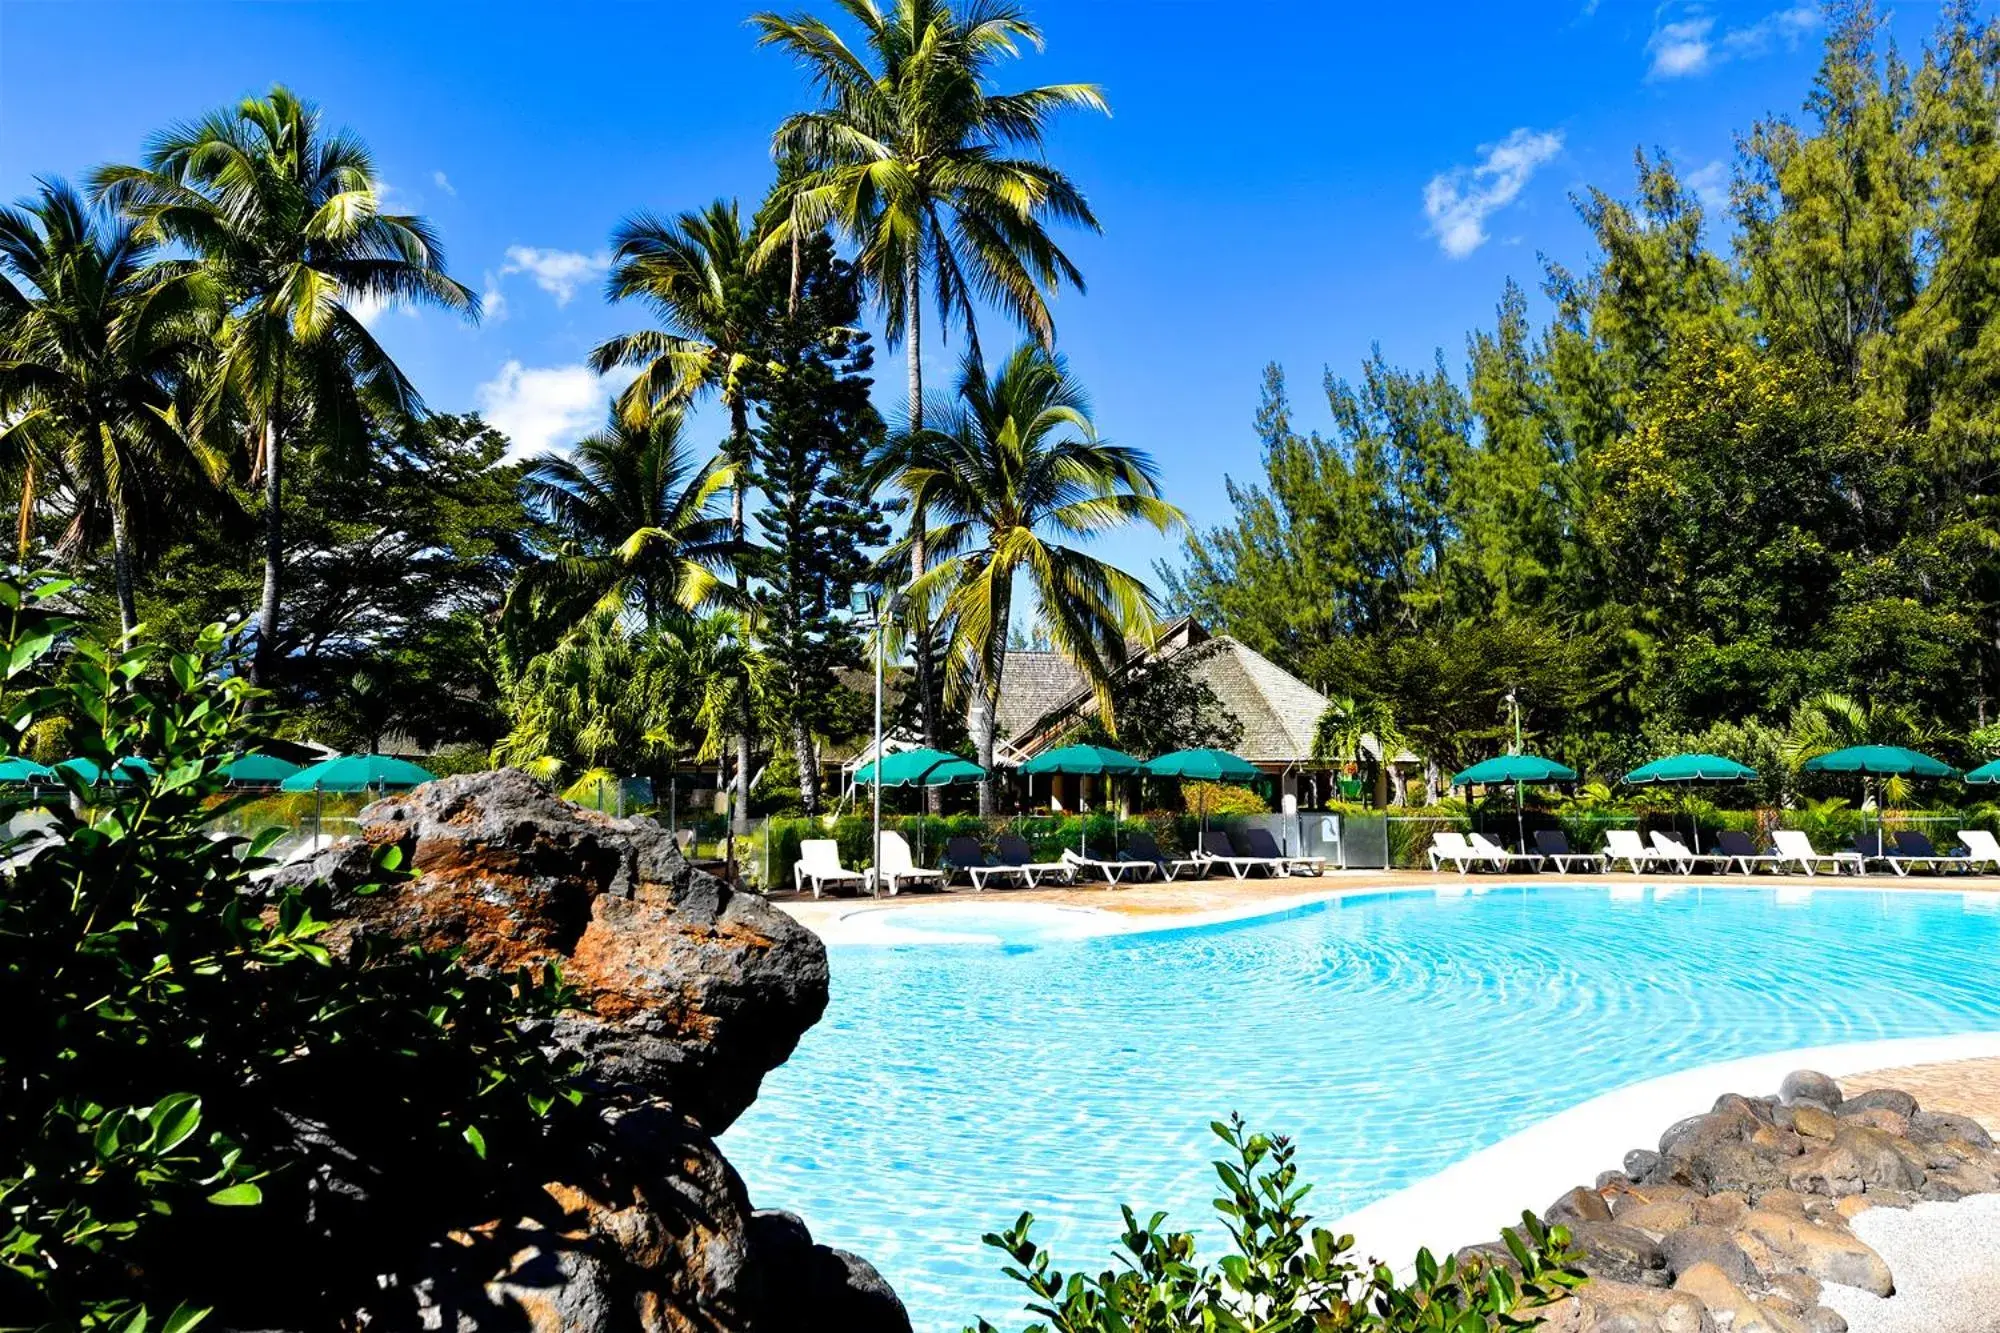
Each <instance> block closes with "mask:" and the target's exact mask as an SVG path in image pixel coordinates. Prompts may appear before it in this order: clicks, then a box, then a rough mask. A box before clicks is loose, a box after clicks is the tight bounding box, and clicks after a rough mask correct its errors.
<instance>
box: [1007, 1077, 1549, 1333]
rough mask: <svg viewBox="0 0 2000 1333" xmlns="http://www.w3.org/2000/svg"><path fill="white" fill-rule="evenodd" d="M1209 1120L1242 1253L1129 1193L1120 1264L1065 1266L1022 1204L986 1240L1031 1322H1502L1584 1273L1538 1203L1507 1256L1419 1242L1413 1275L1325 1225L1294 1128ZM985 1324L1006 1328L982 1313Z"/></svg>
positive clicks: (1275, 1332) (1508, 1240) (1412, 1326)
mask: <svg viewBox="0 0 2000 1333" xmlns="http://www.w3.org/2000/svg"><path fill="white" fill-rule="evenodd" d="M1210 1128H1211V1129H1213V1131H1214V1132H1215V1135H1216V1137H1217V1138H1218V1139H1220V1140H1221V1141H1222V1144H1223V1147H1224V1148H1225V1149H1226V1150H1227V1153H1228V1155H1227V1157H1225V1158H1224V1159H1223V1160H1220V1161H1217V1162H1216V1163H1215V1174H1216V1177H1217V1179H1218V1180H1219V1181H1220V1182H1221V1191H1220V1194H1219V1196H1218V1197H1217V1198H1216V1200H1215V1210H1216V1213H1217V1216H1218V1218H1219V1219H1220V1222H1221V1226H1222V1229H1223V1230H1224V1231H1226V1232H1227V1233H1228V1235H1229V1239H1230V1253H1229V1254H1227V1255H1226V1256H1224V1257H1223V1258H1222V1259H1221V1260H1220V1261H1218V1262H1214V1263H1204V1262H1199V1261H1198V1258H1197V1252H1196V1247H1195V1238H1194V1235H1193V1234H1192V1233H1191V1232H1185V1231H1169V1230H1166V1229H1165V1228H1166V1222H1167V1215H1166V1214H1165V1213H1154V1214H1153V1215H1152V1216H1151V1217H1150V1218H1149V1219H1147V1220H1145V1221H1141V1220H1140V1217H1139V1215H1138V1214H1137V1213H1135V1212H1133V1210H1132V1209H1131V1207H1129V1206H1124V1207H1121V1210H1120V1211H1121V1212H1122V1213H1123V1215H1124V1218H1125V1231H1124V1235H1123V1236H1122V1237H1121V1238H1120V1242H1121V1245H1122V1249H1121V1250H1120V1251H1119V1252H1118V1254H1117V1266H1116V1267H1114V1268H1107V1269H1104V1270H1103V1271H1101V1272H1099V1273H1097V1274H1095V1275H1091V1274H1087V1273H1083V1272H1075V1273H1069V1274H1064V1273H1063V1272H1061V1271H1060V1270H1058V1269H1057V1268H1056V1267H1055V1266H1054V1264H1053V1261H1052V1256H1051V1255H1050V1254H1049V1252H1048V1251H1047V1250H1046V1249H1044V1248H1042V1247H1041V1246H1040V1245H1038V1244H1036V1243H1035V1240H1034V1236H1033V1228H1034V1220H1035V1219H1034V1217H1033V1215H1032V1214H1029V1213H1023V1214H1021V1217H1020V1219H1019V1220H1018V1221H1017V1222H1016V1223H1015V1224H1014V1225H1013V1226H1011V1227H1009V1228H1007V1229H1006V1230H1005V1231H1003V1232H999V1233H997V1234H992V1235H988V1236H986V1237H985V1241H986V1244H987V1245H989V1246H991V1247H992V1248H994V1249H996V1250H998V1251H1000V1252H1001V1253H1002V1254H1004V1255H1005V1256H1006V1257H1007V1266H1006V1268H1005V1270H1004V1271H1005V1272H1006V1274H1007V1276H1008V1277H1010V1278H1012V1279H1014V1281H1016V1282H1017V1283H1019V1284H1020V1285H1021V1286H1022V1287H1024V1288H1025V1289H1026V1290H1027V1294H1028V1304H1027V1308H1028V1312H1029V1313H1030V1314H1032V1315H1034V1316H1036V1317H1037V1318H1038V1319H1039V1320H1043V1321H1046V1322H1042V1323H1037V1324H1035V1325H1033V1326H1032V1328H1031V1330H1030V1333H1035V1331H1036V1330H1039V1331H1040V1333H1140V1331H1141V1330H1144V1331H1145V1333H1197V1330H1199V1331H1200V1333H1209V1331H1210V1330H1215V1331H1216V1333H1222V1331H1224V1330H1227V1331H1228V1333H1313V1331H1315V1330H1319V1331H1325V1333H1335V1331H1338V1330H1351V1331H1352V1333H1363V1331H1364V1330H1367V1331H1370V1333H1495V1331H1496V1330H1502V1329H1524V1328H1531V1327H1533V1326H1534V1325H1535V1324H1536V1323H1538V1322H1539V1320H1538V1319H1537V1318H1536V1317H1535V1313H1534V1312H1535V1311H1536V1310H1537V1309H1540V1308H1542V1307H1544V1306H1547V1305H1550V1304H1552V1303H1554V1302H1555V1301H1557V1300H1560V1299H1561V1298H1562V1297H1563V1296H1565V1295H1567V1294H1568V1293H1569V1292H1570V1291H1572V1290H1574V1289H1575V1288H1576V1287H1579V1286H1581V1285H1582V1284H1583V1282H1584V1281H1585V1278H1584V1275H1583V1273H1582V1271H1581V1270H1580V1269H1578V1268H1577V1267H1576V1263H1577V1261H1578V1260H1579V1259H1580V1258H1582V1255H1581V1254H1580V1253H1578V1252H1576V1251H1574V1250H1572V1249H1571V1248H1570V1236H1569V1232H1568V1230H1567V1229H1566V1228H1564V1227H1561V1226H1553V1227H1552V1226H1544V1225H1543V1224H1542V1223H1541V1221H1540V1220H1538V1219H1537V1218H1536V1217H1535V1215H1534V1214H1533V1213H1523V1214H1522V1215H1521V1225H1520V1226H1519V1227H1518V1228H1512V1227H1510V1228H1508V1229H1506V1230H1505V1231H1503V1232H1501V1241H1502V1246H1495V1247H1493V1248H1494V1250H1495V1251H1496V1253H1497V1252H1500V1251H1502V1248H1503V1247H1504V1254H1505V1256H1506V1257H1505V1258H1499V1257H1491V1258H1489V1257H1467V1258H1464V1259H1460V1258H1457V1257H1447V1258H1446V1259H1445V1260H1444V1261H1443V1262H1442V1263H1440V1262H1439V1261H1437V1260H1436V1259H1434V1258H1433V1257H1432V1256H1431V1253H1430V1251H1429V1250H1419V1251H1418V1252H1417V1258H1416V1263H1415V1264H1414V1265H1413V1272H1414V1275H1413V1276H1412V1277H1411V1279H1409V1280H1408V1281H1403V1280H1401V1279H1398V1278H1397V1277H1396V1275H1395V1274H1394V1272H1393V1271H1392V1270H1391V1269H1390V1268H1389V1266H1388V1265H1387V1264H1382V1263H1376V1262H1373V1261H1371V1262H1369V1263H1366V1264H1362V1263H1358V1262H1356V1261H1355V1259H1354V1257H1353V1249H1354V1237H1352V1236H1336V1235H1334V1234H1333V1233H1332V1232H1330V1231H1328V1230H1326V1229H1325V1228H1324V1227H1315V1226H1313V1225H1312V1221H1313V1219H1312V1217H1311V1216H1310V1215H1309V1214H1307V1213H1305V1212H1304V1211H1303V1210H1302V1209H1301V1208H1300V1205H1301V1204H1302V1203H1303V1202H1304V1201H1305V1198H1306V1196H1307V1194H1308V1193H1309V1192H1310V1191H1311V1189H1312V1187H1311V1186H1310V1185H1305V1184H1301V1183H1300V1182H1299V1179H1298V1166H1297V1164H1296V1162H1295V1161H1294V1160H1293V1158H1294V1155H1295V1153H1296V1149H1295V1147H1294V1145H1293V1144H1292V1141H1291V1140H1290V1139H1288V1138H1285V1137H1283V1136H1271V1135H1265V1134H1255V1133H1250V1132H1247V1131H1246V1130H1245V1128H1244V1125H1243V1118H1242V1117H1241V1116H1231V1117H1230V1118H1229V1121H1228V1123H1226V1124H1225V1123H1223V1122H1221V1121H1217V1122H1215V1123H1214V1124H1213V1125H1211V1126H1210ZM967 1333H974V1330H971V1329H968V1330H967ZM977 1333H998V1330H997V1329H996V1328H995V1327H994V1325H992V1324H990V1323H988V1322H987V1321H986V1320H984V1319H982V1320H980V1321H979V1324H978V1328H977Z"/></svg>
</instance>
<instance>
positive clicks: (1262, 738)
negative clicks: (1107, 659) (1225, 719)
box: [995, 616, 1417, 810]
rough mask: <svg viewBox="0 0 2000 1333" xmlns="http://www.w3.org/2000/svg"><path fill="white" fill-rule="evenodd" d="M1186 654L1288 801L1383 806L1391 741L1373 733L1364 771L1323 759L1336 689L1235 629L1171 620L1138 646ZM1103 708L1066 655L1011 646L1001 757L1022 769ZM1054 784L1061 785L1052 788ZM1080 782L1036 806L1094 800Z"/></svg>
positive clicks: (1404, 761) (1137, 659)
mask: <svg viewBox="0 0 2000 1333" xmlns="http://www.w3.org/2000/svg"><path fill="white" fill-rule="evenodd" d="M1181 654H1187V655H1188V676H1189V679H1191V680H1194V681H1198V682H1200V683H1202V684H1204V685H1206V686H1207V687H1208V688H1209V690H1210V691H1212V692H1213V693H1214V695H1215V698H1216V701H1217V704H1218V705H1219V707H1220V708H1221V709H1222V710H1224V711H1226V712H1227V713H1228V714H1229V715H1230V716H1233V717H1234V718H1235V719H1236V721H1237V722H1238V723H1239V724H1240V725H1241V726H1242V735H1241V737H1240V738H1239V739H1238V740H1237V741H1236V743H1235V744H1233V745H1231V746H1230V747H1229V748H1230V750H1231V751H1232V752H1234V753H1236V754H1239V755H1241V756H1242V757H1243V758H1245V759H1247V760H1249V761H1250V762H1251V763H1253V764H1255V765H1256V766H1257V767H1258V768H1260V769H1262V770H1263V771H1264V772H1265V773H1267V774H1269V775H1270V776H1271V778H1272V780H1273V781H1274V783H1275V784H1276V791H1277V794H1278V795H1279V796H1280V797H1284V796H1290V797H1294V798H1295V799H1296V800H1297V802H1298V805H1299V808H1301V809H1306V810H1311V809H1316V808H1319V807H1320V806H1322V805H1324V804H1325V803H1326V802H1328V801H1331V800H1336V799H1342V798H1343V797H1344V798H1345V799H1348V800H1373V801H1376V802H1377V803H1380V802H1381V801H1382V800H1383V799H1384V798H1383V795H1382V792H1383V789H1385V788H1386V787H1388V786H1389V783H1388V782H1387V781H1386V777H1387V774H1386V773H1385V771H1384V769H1383V767H1382V764H1381V758H1382V755H1381V747H1380V746H1379V745H1377V744H1376V743H1375V741H1374V739H1373V738H1372V737H1368V738H1364V740H1363V743H1362V752H1363V755H1364V758H1365V759H1366V760H1367V761H1368V762H1367V764H1366V766H1365V769H1364V771H1363V772H1361V773H1357V774H1353V775H1350V776H1347V777H1346V778H1344V779H1343V776H1342V774H1341V773H1340V772H1339V766H1338V765H1329V764H1327V763H1325V762H1322V761H1320V760H1317V759H1315V758H1313V734H1314V732H1315V731H1316V730H1317V729H1318V726H1319V720H1320V717H1321V715H1322V714H1324V713H1325V712H1326V707H1327V697H1326V695H1324V694H1322V693H1321V692H1320V691H1319V690H1316V689H1314V688H1313V687H1312V686H1311V685H1308V684H1307V683H1306V682H1305V681H1302V680H1300V679H1299V678H1298V677H1297V676H1294V675H1293V674H1292V673H1291V672H1289V671H1287V670H1285V669H1284V668H1283V667H1281V666H1279V665H1278V664H1277V663H1275V662H1273V661H1272V660H1271V659H1270V658H1268V657H1265V656H1264V655H1263V654H1262V653H1260V652H1257V651H1256V650H1255V649H1253V648H1251V647H1249V646H1248V645H1246V644H1244V643H1241V642H1239V641H1238V640H1236V639H1234V638H1232V637H1230V636H1229V635H1227V634H1220V635H1212V634H1210V633H1209V632H1208V631H1207V630H1206V629H1204V628H1203V627H1202V626H1201V624H1200V623H1199V622H1197V621H1196V620H1194V619H1193V618H1192V617H1190V616H1183V617H1181V618H1179V619H1177V620H1174V621H1171V622H1169V623H1168V624H1167V625H1166V626H1164V627H1163V628H1162V630H1161V632H1160V634H1159V636H1158V637H1157V638H1156V639H1155V640H1154V641H1153V645H1152V647H1151V648H1149V649H1144V650H1137V649H1135V650H1134V654H1133V665H1134V666H1137V665H1138V664H1140V663H1143V662H1147V661H1159V660H1162V659H1167V658H1173V657H1176V656H1179V655H1181ZM1128 669H1130V668H1128ZM1096 713H1097V696H1096V693H1095V692H1094V691H1093V690H1092V689H1091V688H1090V685H1089V682H1087V681H1086V680H1085V679H1084V677H1083V673H1082V672H1080V671H1078V670H1077V669H1076V668H1075V667H1074V666H1072V665H1071V664H1070V663H1069V662H1068V661H1067V660H1066V659H1065V658H1064V657H1063V656H1062V655H1061V654H1060V653H1055V652H1049V651H1038V650H1033V649H1010V650H1009V651H1008V652H1007V655H1006V658H1005V661H1004V662H1003V664H1002V667H1001V673H1000V706H999V710H998V723H999V732H1000V737H1001V740H1000V742H999V744H998V746H997V747H996V750H995V756H996V758H997V759H998V761H999V762H1000V764H1001V765H1002V766H1004V767H1008V768H1013V767H1018V766H1019V765H1021V764H1022V763H1025V762H1026V761H1027V760H1029V759H1032V758H1034V757H1035V756H1036V755H1038V754H1040V753H1042V752H1043V751H1045V750H1050V749H1054V748H1055V747H1057V746H1059V745H1061V744H1063V742H1064V739H1065V738H1066V737H1067V736H1069V734H1070V733H1071V732H1073V731H1074V730H1075V729H1076V728H1077V726H1079V725H1080V724H1082V723H1083V722H1085V721H1087V720H1088V719H1090V718H1091V717H1094V716H1095V715H1096ZM1416 762H1417V758H1416V756H1415V755H1412V754H1409V753H1407V752H1405V753H1403V754H1399V755H1397V756H1395V765H1394V766H1402V765H1414V764H1415V763H1416ZM1051 781H1052V783H1053V785H1052V786H1048V785H1044V784H1048V783H1051ZM1078 781H1079V780H1078V779H1076V778H1062V777H1058V778H1055V779H1053V780H1051V779H1046V778H1045V779H1040V780H1038V781H1037V783H1036V785H1035V789H1034V792H1033V797H1034V803H1035V804H1039V803H1040V802H1041V800H1043V799H1047V800H1049V801H1050V802H1051V803H1052V804H1054V805H1056V806H1058V807H1064V808H1068V807H1072V806H1073V805H1074V804H1075V802H1076V801H1077V800H1078V799H1079V797H1081V799H1083V800H1085V801H1089V800H1091V799H1093V797H1092V795H1091V793H1090V791H1089V789H1088V788H1084V789H1082V790H1081V791H1080V790H1079V788H1078V786H1077V784H1078ZM1086 781H1087V780H1086Z"/></svg>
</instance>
